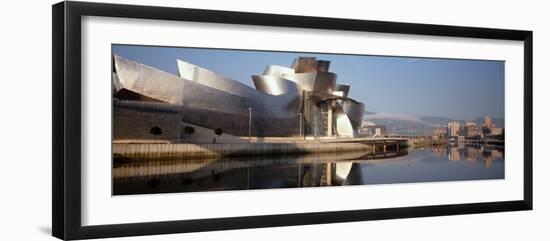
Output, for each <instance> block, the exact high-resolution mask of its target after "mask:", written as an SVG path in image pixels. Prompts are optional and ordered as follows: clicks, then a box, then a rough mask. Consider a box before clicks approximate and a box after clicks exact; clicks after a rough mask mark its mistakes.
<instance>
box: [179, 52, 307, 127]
mask: <svg viewBox="0 0 550 241" xmlns="http://www.w3.org/2000/svg"><path fill="white" fill-rule="evenodd" d="M178 70H179V74H180V76H181V77H182V78H184V79H187V78H190V79H189V80H191V82H193V83H198V84H200V85H204V86H207V87H210V88H214V89H218V90H220V91H223V92H226V93H229V94H232V95H236V96H240V97H243V98H245V99H246V102H247V105H249V106H250V107H252V108H253V109H254V111H255V112H256V113H258V114H261V115H264V116H266V117H269V116H273V117H284V118H286V117H289V116H294V115H296V114H297V113H298V112H299V110H300V103H301V101H300V99H299V96H298V93H297V92H296V91H294V92H292V91H289V92H286V93H283V94H280V95H277V96H274V95H271V94H267V93H263V92H260V91H258V90H256V89H254V88H251V87H249V86H248V85H245V84H243V83H241V82H239V81H237V80H233V79H231V78H227V77H225V76H223V75H220V74H217V73H215V72H212V71H210V70H207V69H204V68H201V67H199V66H196V65H193V64H190V63H187V62H185V61H182V60H179V59H178Z"/></svg>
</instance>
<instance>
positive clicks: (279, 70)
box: [264, 65, 294, 78]
mask: <svg viewBox="0 0 550 241" xmlns="http://www.w3.org/2000/svg"><path fill="white" fill-rule="evenodd" d="M283 74H294V69H293V68H288V67H284V66H279V65H268V66H267V67H266V68H265V70H264V75H271V76H276V77H281V78H282V77H283Z"/></svg>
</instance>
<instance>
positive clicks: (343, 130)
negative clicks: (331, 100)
mask: <svg viewBox="0 0 550 241" xmlns="http://www.w3.org/2000/svg"><path fill="white" fill-rule="evenodd" d="M334 106H335V108H334V116H335V119H336V123H335V125H336V133H337V134H338V136H339V137H353V136H354V129H353V126H352V124H351V122H350V119H349V118H348V116H347V115H346V113H345V112H344V110H343V109H342V106H340V104H338V103H335V104H334Z"/></svg>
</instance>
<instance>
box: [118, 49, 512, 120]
mask: <svg viewBox="0 0 550 241" xmlns="http://www.w3.org/2000/svg"><path fill="white" fill-rule="evenodd" d="M113 52H114V53H115V54H118V55H120V56H123V57H125V58H128V59H130V60H133V61H136V62H140V63H143V64H146V65H149V66H152V67H155V68H158V69H160V70H163V71H166V72H169V73H172V74H175V75H177V73H178V70H177V63H176V59H181V60H184V61H188V62H190V63H193V64H196V65H199V66H201V67H204V68H207V69H210V70H212V71H214V72H217V73H220V74H223V75H225V76H228V77H231V78H233V79H235V80H238V81H241V82H243V83H245V84H247V85H249V86H252V87H254V84H253V82H252V78H251V77H250V76H251V75H258V74H261V73H262V72H263V71H264V69H265V67H266V66H267V65H269V64H275V65H282V66H287V67H290V66H291V64H292V61H293V59H294V58H296V57H298V56H313V57H317V59H324V60H329V61H331V65H330V71H331V72H334V73H336V74H337V75H338V79H337V82H338V83H340V84H349V85H351V89H350V93H349V96H350V97H351V98H354V99H356V100H358V101H361V102H363V103H365V106H366V109H367V110H368V111H373V112H388V113H401V114H407V115H411V116H415V117H422V116H440V117H447V118H454V119H464V120H468V119H474V118H477V117H481V116H485V115H489V116H492V117H495V118H504V62H502V61H487V60H455V59H434V58H414V57H391V56H366V55H361V56H360V55H342V54H319V53H296V52H270V51H248V50H247V51H243V50H223V49H201V48H179V47H178V48H175V47H153V46H129V45H113Z"/></svg>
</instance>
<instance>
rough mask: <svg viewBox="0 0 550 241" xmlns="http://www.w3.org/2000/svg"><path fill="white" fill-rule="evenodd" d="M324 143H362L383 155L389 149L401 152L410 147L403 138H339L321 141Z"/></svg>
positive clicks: (406, 139)
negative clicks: (400, 150) (380, 151)
mask: <svg viewBox="0 0 550 241" xmlns="http://www.w3.org/2000/svg"><path fill="white" fill-rule="evenodd" d="M321 142H324V143H361V144H365V145H369V146H371V147H372V151H373V153H376V151H377V149H381V150H382V152H383V153H386V151H387V149H388V148H391V149H394V150H396V151H399V149H401V148H403V147H407V146H409V138H403V137H359V138H338V139H324V140H321Z"/></svg>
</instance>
